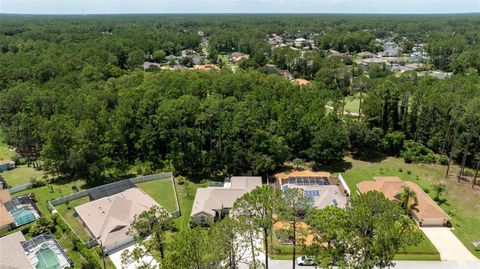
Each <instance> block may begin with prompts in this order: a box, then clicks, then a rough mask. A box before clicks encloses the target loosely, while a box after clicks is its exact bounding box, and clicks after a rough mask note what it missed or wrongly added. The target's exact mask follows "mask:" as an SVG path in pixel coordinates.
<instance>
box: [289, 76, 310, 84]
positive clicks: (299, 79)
mask: <svg viewBox="0 0 480 269" xmlns="http://www.w3.org/2000/svg"><path fill="white" fill-rule="evenodd" d="M292 83H293V84H295V85H298V86H305V85H310V83H311V82H310V81H308V80H306V79H303V78H297V79H294V80H292Z"/></svg>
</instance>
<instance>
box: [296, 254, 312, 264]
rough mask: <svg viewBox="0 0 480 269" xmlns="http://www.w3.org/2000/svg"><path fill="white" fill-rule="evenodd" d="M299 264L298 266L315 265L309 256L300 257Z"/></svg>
mask: <svg viewBox="0 0 480 269" xmlns="http://www.w3.org/2000/svg"><path fill="white" fill-rule="evenodd" d="M297 264H298V265H311V266H313V265H315V262H314V261H313V260H312V258H310V257H308V256H300V257H298V258H297Z"/></svg>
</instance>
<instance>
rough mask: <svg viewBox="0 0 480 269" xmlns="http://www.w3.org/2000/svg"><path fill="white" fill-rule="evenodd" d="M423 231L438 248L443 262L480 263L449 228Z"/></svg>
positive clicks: (431, 228)
mask: <svg viewBox="0 0 480 269" xmlns="http://www.w3.org/2000/svg"><path fill="white" fill-rule="evenodd" d="M421 229H422V231H423V232H424V233H425V235H426V236H427V237H428V238H429V239H430V241H432V243H433V245H434V246H435V248H437V250H438V252H439V253H440V258H441V260H442V261H478V259H477V258H476V257H475V256H473V254H472V253H471V252H470V251H468V249H467V248H466V247H465V246H464V245H463V244H462V242H460V240H458V238H457V237H456V236H455V235H454V234H453V233H452V231H451V230H450V229H449V228H444V227H428V228H421ZM478 268H480V266H479V267H478Z"/></svg>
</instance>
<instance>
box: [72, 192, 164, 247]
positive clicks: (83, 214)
mask: <svg viewBox="0 0 480 269" xmlns="http://www.w3.org/2000/svg"><path fill="white" fill-rule="evenodd" d="M153 206H160V205H159V204H158V203H157V202H156V201H155V200H153V199H152V198H151V197H150V196H148V195H147V194H146V193H145V192H143V191H142V190H141V189H139V188H130V189H127V190H125V191H122V192H120V193H117V194H114V195H111V196H107V197H103V198H100V199H98V200H94V201H91V202H89V203H86V204H83V205H79V206H77V207H75V211H76V212H77V214H78V216H79V217H80V219H81V220H82V221H83V222H84V224H85V225H86V227H87V228H88V230H89V231H90V233H91V234H92V236H93V237H94V238H96V239H97V240H98V241H99V243H101V244H102V245H103V246H108V245H110V244H113V243H115V242H118V241H120V240H122V239H126V238H127V237H129V235H128V230H129V228H130V224H131V223H132V221H133V220H134V218H135V216H136V215H139V214H141V213H143V212H144V211H146V210H149V209H150V208H152V207H153Z"/></svg>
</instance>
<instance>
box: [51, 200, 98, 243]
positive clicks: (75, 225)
mask: <svg viewBox="0 0 480 269" xmlns="http://www.w3.org/2000/svg"><path fill="white" fill-rule="evenodd" d="M88 201H89V200H88V196H85V197H82V198H80V199H76V200H73V201H70V202H69V204H68V205H67V204H61V205H58V206H56V207H55V208H56V209H57V211H58V213H59V214H60V215H62V217H63V218H64V219H65V221H66V222H67V223H68V225H70V227H71V228H72V230H73V231H74V232H75V233H76V234H77V236H78V237H79V238H80V240H82V241H83V242H87V241H88V240H89V238H90V236H89V235H88V232H87V230H85V227H83V225H82V224H81V223H80V221H79V220H78V219H77V217H76V216H75V210H74V208H75V207H76V206H79V205H81V204H84V203H88Z"/></svg>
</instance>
